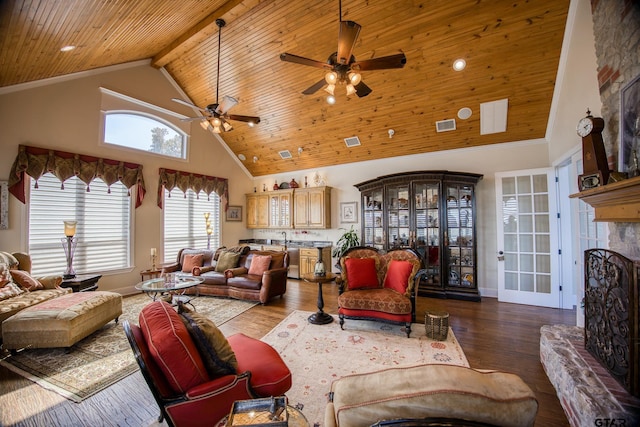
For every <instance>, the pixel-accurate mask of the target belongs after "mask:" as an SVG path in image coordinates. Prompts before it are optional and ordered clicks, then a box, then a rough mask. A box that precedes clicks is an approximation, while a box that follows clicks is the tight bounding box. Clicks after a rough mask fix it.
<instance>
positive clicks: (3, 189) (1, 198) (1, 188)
mask: <svg viewBox="0 0 640 427" xmlns="http://www.w3.org/2000/svg"><path fill="white" fill-rule="evenodd" d="M7 228H9V183H8V182H7V181H0V230H6V229H7Z"/></svg>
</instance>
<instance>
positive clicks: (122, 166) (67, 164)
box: [9, 145, 146, 208]
mask: <svg viewBox="0 0 640 427" xmlns="http://www.w3.org/2000/svg"><path fill="white" fill-rule="evenodd" d="M47 172H51V173H52V174H54V175H55V176H56V177H57V178H58V179H59V180H60V181H61V182H62V189H64V181H66V180H67V179H69V178H71V177H72V176H77V177H78V178H80V180H82V182H84V183H85V184H87V191H89V184H90V183H91V181H93V180H94V179H96V178H100V179H102V180H103V181H104V183H105V184H107V186H108V187H110V186H111V185H112V184H114V183H116V182H118V181H119V182H121V183H122V184H123V185H124V186H125V187H126V188H127V189H129V190H131V187H133V186H134V185H137V186H138V188H137V191H136V208H137V207H138V206H140V205H141V204H142V200H143V199H144V194H145V192H146V190H145V188H144V179H143V177H142V165H139V164H137V163H128V162H123V161H118V160H110V159H103V158H99V157H93V156H85V155H82V154H75V153H68V152H66V151H58V150H50V149H47V148H38V147H29V146H26V145H20V146H19V147H18V156H17V157H16V160H15V161H14V162H13V166H12V167H11V175H10V176H9V192H10V193H11V194H13V195H14V196H15V197H16V198H17V199H18V200H20V201H21V202H22V203H25V202H26V189H25V185H26V183H25V179H24V177H25V174H26V175H29V176H30V177H31V178H33V179H35V180H36V184H35V188H38V179H39V178H40V177H41V176H42V175H44V174H45V173H47ZM109 191H110V190H109ZM129 194H131V191H129Z"/></svg>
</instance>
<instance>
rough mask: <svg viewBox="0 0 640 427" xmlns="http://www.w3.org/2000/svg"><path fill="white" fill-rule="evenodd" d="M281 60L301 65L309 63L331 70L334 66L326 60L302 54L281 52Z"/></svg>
mask: <svg viewBox="0 0 640 427" xmlns="http://www.w3.org/2000/svg"><path fill="white" fill-rule="evenodd" d="M280 60H281V61H285V62H293V63H294V64H300V65H308V66H310V67H316V68H324V69H326V70H331V69H332V68H333V67H332V66H331V65H330V64H327V63H326V62H320V61H316V60H314V59H309V58H304V57H302V56H298V55H293V54H291V53H286V52H285V53H281V54H280Z"/></svg>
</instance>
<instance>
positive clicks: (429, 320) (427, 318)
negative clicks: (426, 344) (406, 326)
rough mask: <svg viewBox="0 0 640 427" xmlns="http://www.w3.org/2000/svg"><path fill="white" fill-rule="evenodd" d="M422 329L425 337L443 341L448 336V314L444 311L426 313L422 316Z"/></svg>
mask: <svg viewBox="0 0 640 427" xmlns="http://www.w3.org/2000/svg"><path fill="white" fill-rule="evenodd" d="M424 327H425V331H426V333H427V337H428V338H431V339H434V340H437V341H444V340H446V339H447V335H448V334H449V313H447V312H445V311H427V312H426V313H425V314H424Z"/></svg>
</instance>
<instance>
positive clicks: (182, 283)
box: [135, 275, 204, 309]
mask: <svg viewBox="0 0 640 427" xmlns="http://www.w3.org/2000/svg"><path fill="white" fill-rule="evenodd" d="M203 281H204V279H203V278H201V277H198V276H191V275H177V276H175V278H174V279H171V280H167V278H166V277H158V278H156V279H150V280H145V281H143V282H140V283H138V284H137V285H136V286H135V288H136V289H137V290H139V291H142V292H144V293H146V294H147V295H149V297H150V298H151V299H153V300H154V301H155V300H156V299H158V297H167V296H171V303H172V304H173V305H177V304H178V302H182V303H183V304H189V305H190V306H191V307H193V308H194V309H195V307H194V306H193V304H192V303H191V297H190V296H187V295H184V293H185V291H186V290H187V289H189V288H193V287H194V286H197V285H199V284H200V283H202V282H203ZM196 296H198V293H197V291H196Z"/></svg>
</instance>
